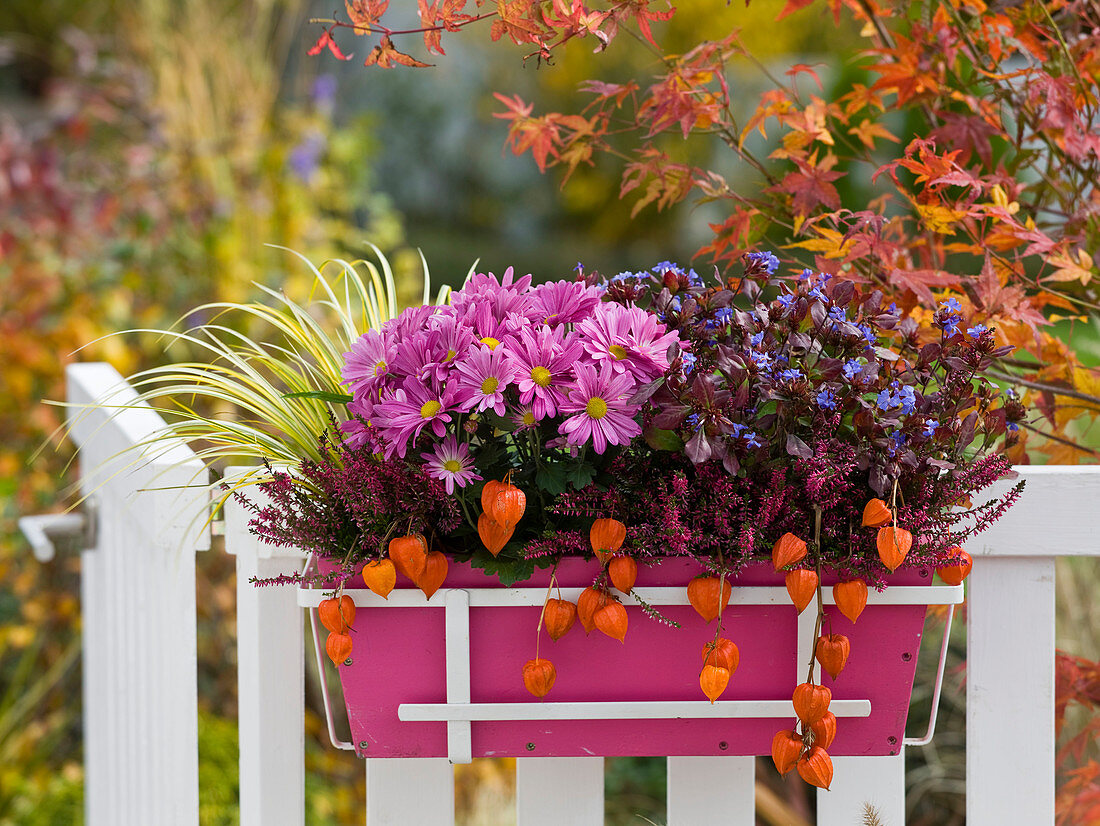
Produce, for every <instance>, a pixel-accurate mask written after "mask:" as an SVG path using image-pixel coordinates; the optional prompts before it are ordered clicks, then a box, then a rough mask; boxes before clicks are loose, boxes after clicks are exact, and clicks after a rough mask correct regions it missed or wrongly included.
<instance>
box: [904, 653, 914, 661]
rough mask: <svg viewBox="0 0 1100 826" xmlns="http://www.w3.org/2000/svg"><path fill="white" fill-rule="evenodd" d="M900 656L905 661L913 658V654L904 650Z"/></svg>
mask: <svg viewBox="0 0 1100 826" xmlns="http://www.w3.org/2000/svg"><path fill="white" fill-rule="evenodd" d="M901 658H902V660H904V661H905V662H909V661H910V660H911V659H913V655H912V654H910V653H909V652H908V651H906V652H905V653H904V654H902V655H901Z"/></svg>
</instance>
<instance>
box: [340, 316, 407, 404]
mask: <svg viewBox="0 0 1100 826" xmlns="http://www.w3.org/2000/svg"><path fill="white" fill-rule="evenodd" d="M394 355H395V349H394V346H393V342H392V341H391V340H389V339H388V338H387V337H386V336H384V335H383V334H382V333H380V332H378V331H377V330H367V332H365V333H363V335H361V336H359V338H357V339H356V340H355V341H354V342H353V343H352V345H351V349H350V350H349V351H348V352H346V353H344V367H343V369H341V371H340V378H341V379H342V380H343V381H342V384H346V385H347V386H348V387H349V388H350V389H351V391H352V393H358V391H360V390H361V389H365V388H369V387H371V386H373V385H374V383H375V380H376V379H379V378H381V377H382V376H384V375H385V374H386V373H387V372H388V371H389V369H390V363H391V362H392V361H393V357H394Z"/></svg>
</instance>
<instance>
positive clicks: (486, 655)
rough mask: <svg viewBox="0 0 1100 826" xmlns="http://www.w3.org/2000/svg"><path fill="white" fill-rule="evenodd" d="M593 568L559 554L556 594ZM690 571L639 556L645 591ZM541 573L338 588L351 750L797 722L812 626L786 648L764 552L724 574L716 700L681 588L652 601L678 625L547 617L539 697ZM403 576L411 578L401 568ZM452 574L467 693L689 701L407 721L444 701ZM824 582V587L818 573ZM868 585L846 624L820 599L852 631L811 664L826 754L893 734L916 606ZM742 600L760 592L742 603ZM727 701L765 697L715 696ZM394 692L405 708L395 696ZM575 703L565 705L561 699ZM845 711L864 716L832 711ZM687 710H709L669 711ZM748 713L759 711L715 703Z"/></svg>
mask: <svg viewBox="0 0 1100 826" xmlns="http://www.w3.org/2000/svg"><path fill="white" fill-rule="evenodd" d="M597 571H598V565H597V563H596V562H595V561H584V560H579V559H574V560H566V561H564V562H562V564H561V565H559V567H558V571H557V584H558V586H559V587H560V588H561V589H562V592H563V596H565V597H566V598H568V599H574V600H575V598H576V593H577V591H578V589H581V588H584V587H587V586H588V585H590V584H591V583H592V580H593V579H594V577H595V575H596V573H597ZM699 571H700V567H699V565H698V564H697V563H695V562H692V561H690V560H684V559H674V560H668V561H665V562H664V563H662V564H660V565H656V566H642V569H641V571H640V573H639V576H638V582H637V585H636V587H637V588H638V589H640V590H641V591H643V592H644V591H645V589H647V588H662V587H667V588H674V589H676V591H675V592H673V591H668V592H664V595H665V596H666V597H668V598H669V599H672V600H674V599H677V598H679V595H682V594H683V593H684V589H685V588H686V586H687V583H688V582H689V581H690V579H691V577H692V576H694V575H695V574H696V573H698V572H699ZM549 576H550V575H549V571H538V572H536V574H535V576H534V577H532V579H530V580H528V581H526V582H523V583H518V584H517V586H516V587H517V588H522V589H530V590H528V591H526V593H527V594H528V598H529V600H530V603H531V604H530V605H528V606H524V607H511V606H510V607H479V606H478V604H477V603H478V602H479V601H482V602H483V601H486V600H488V601H492V600H493V598H494V595H495V596H496V597H499V596H500V595H501V586H500V585H499V584H498V583H496V582H495V581H494V580H492V579H491V578H489V577H487V576H486V575H485V574H484V573H482V572H481V571H480V570H475V569H471V568H469V567H468V566H462V565H455V564H452V566H451V571H450V574H449V575H448V577H447V581H446V583H445V584H444V588H443V589H442V590H441V591H440V592H438V593H437V594H436V595H435V597H434V598H433V600H432V602H431V603H430V604H425V602H424V597H423V595H422V594H420V593H419V591H415V589H407V588H401V587H399V589H398V590H397V591H395V592H394V594H391V595H390V600H389V602H384V601H383V600H381V599H380V598H378V597H376V596H375V595H373V594H371V593H370V592H369V591H366V590H365V589H364V590H354V589H353V590H347V591H346V593H349V594H351V595H352V596H353V598H354V599H355V601H356V603H357V605H358V606H359V607H358V613H357V615H356V620H355V624H354V631H355V633H354V635H353V637H354V640H355V650H354V652H353V653H352V657H351V660H352V664H351V665H341V666H340V668H339V671H340V679H341V683H342V685H343V692H344V698H345V701H346V704H347V713H348V720H349V722H350V724H351V733H352V739H353V742H354V744H355V749H356V751H357V753H358V754H359V755H360V756H363V757H368V756H369V757H445V756H450V757H451V759H452V760H454V761H455V762H462V761H463V760H465V759H469V756H473V757H489V756H495V757H501V756H512V757H531V756H536V757H549V756H584V755H671V756H685V755H767V754H769V753H770V749H771V741H772V737H773V736H774V734H775V733H776V731H778V730H780V729H784V728H791V727H793V724H794V713H793V710H791V706H790V698H791V692H792V690H793V689H794V687H795V685H796V684H798V683H800V682H803V681H804V680H805V678H806V669H807V664H808V653H807V652H808V650H809V649H808V644H809V642H810V639H809V638H810V636H811V635H812V626H810V630H809V631H804V632H803V633H802V634H801V636H805V637H806V638H807V639H806V640H804V641H803V642H802V646H803V650H802V655H801V656H798V657H797V662H796V652H798V651H799V639H798V637H799V636H800V635H799V634H798V633H796V631H797V630H798V626H799V621H798V617H797V616H796V614H795V609H794V607H793V606H792V605H791V604H790V601H789V599H788V597H787V594H786V591H785V589H784V587H783V576H782V575H781V574H777V573H776V572H775V571H773V570H771V567H770V566H769V565H758V566H753V567H752V568H750V569H749V570H748V571H746V572H745V573H744V574H743V575H742V576H741V577H739V578H738V579H737V580H736V581H734V583H733V585H734V597H733V601H732V602H731V604H730V606H729V607H728V608H727V609H726V611H725V613H724V632H723V635H724V636H726V637H728V638H730V639H732V640H733V641H734V642H735V643H736V644H737V646H738V648H739V649H740V653H741V659H740V665H739V667H738V669H737V671H736V673H735V674H734V675H733V678H732V679H731V680H730V684H729V687H728V688H727V689H726V692H725V693H724V694H723V695H722V697H721V700H720V702H719V704H718V705H716V706H714V707H711V706H710V704H709V703H708V702H707V701H706V699H705V697H703V695H702V692H701V691H700V689H699V684H698V677H699V671H700V667H701V664H702V661H701V655H700V651H701V649H702V646H703V644H704V643H705V642H707V641H708V640H710V639H712V638H713V636H714V628H715V626H714V624H713V623H711V624H705V623H704V622H703V620H702V619H701V618H700V617H699V615H698V614H696V613H695V611H694V610H693V609H692V608H691V607H690V606H689V605H687V604H686V597H685V598H684V599H683V601H684V602H685V604H681V605H662V606H661V607H660V608H659V610H660V611H661V613H662V614H664V615H665V616H666V617H668V618H670V619H673V620H676V621H677V622H679V623H680V624H681V627H680V628H670V627H667V626H665V625H662V624H659V623H657V622H655V621H653V620H651V619H649V618H648V617H646V616H645V615H644V614H643V613H642V610H641V608H640V607H638V606H637V604H636V603H634V600H633V599H631V598H630V597H623V600H622V601H623V604H624V605H625V606H626V607H627V614H628V616H629V631H628V633H627V636H626V642H625V643H620V642H618V641H616V640H613V639H611V638H609V637H607V636H605V635H603V634H601V633H600V632H599V631H593V632H592V634H591V635H590V636H587V637H586V636H585V633H584V629H583V628H582V627H581V625H580V622H579V621H578V622H577V623H576V625H575V626H574V627H573V628H572V630H570V632H569V633H568V634H566V635H565V636H564V637H563V638H562V639H560V640H558V641H556V642H555V641H553V640H551V639H550V638H549V637H548V636H547V635H546V633H545V630H544V631H543V632H542V637H541V640H540V645H539V655H540V656H542V657H545V658H548V659H550V660H551V661H552V662H553V663H554V666H555V667H556V669H557V682H556V684H555V685H554V688H553V690H552V691H551V692H550V694H549V695H548V696H547V697H546V698H545V699H544V700H543V701H539V700H536V699H535V698H533V697H532V696H531V695H530V694H529V693H528V692H527V691H526V689H525V688H524V686H523V680H522V677H521V669H522V666H523V664H524V663H525V662H526V661H527V660H528V659H530V658H532V657H534V655H535V628H536V625H537V623H538V618H539V612H540V607H539V606H541V604H542V600H543V597H544V595H545V593H546V586H547V584H548V582H549ZM359 583H360V585H361V580H359ZM825 584H826V585H827V586H828V585H831V584H832V580H830V579H829V578H826V580H825ZM891 584H892V585H899V586H914V585H930V584H931V572H930V571H928V570H908V571H902V572H899V573H898V574H896V575H895V576H894V577H892V579H891ZM401 585H402V586H407V585H408V583H407V581H403V582H402V583H401ZM448 589H465V593H468V594H470V595H471V596H470V602H471V607H470V608H469V613H468V623H469V665H468V673H469V678H468V679H469V682H468V686H469V689H468V690H469V702H470V703H473V704H475V705H476V704H499V703H517V704H522V711H523V714H525V715H528V716H531V715H535V716H537V715H540V714H543V715H553V714H556V713H557V712H555V711H554V709H555V708H556V707H557V704H560V703H590V702H604V703H622V702H628V703H645V704H647V705H646V706H645V707H644V709H643V711H642V712H641V713H642V714H649V715H660V714H662V713H664V709H661V710H658V711H654V710H653V708H652V703H653V702H654V701H657V702H658V703H660V702H682V701H687V702H689V703H691V704H692V705H690V706H678V707H676V708H669V716H668V717H666V718H664V719H613V717H614V715H615V714H618V713H625V714H634V713H636V712H637V709H638V708H640V707H639V706H631V707H629V710H627V711H626V712H623V711H622V710H621V709H611V710H610V711H609V712H608V717H609V719H549V720H531V719H527V720H516V719H514V718H513V719H500V720H476V719H475V720H474V721H473V722H472V723H466V722H450V723H448V722H443V721H438V720H433V721H426V722H425V721H409V720H408V719H407V718H408V716H409V715H410V714H415V712H414V711H410V708H409V706H410V705H418V706H421V713H423V708H422V707H423V705H424V704H430V705H437V706H441V705H442V704H446V703H447V702H448V675H447V662H446V660H447V656H446V652H447V650H448V648H447V642H446V630H445V629H446V621H445V614H446V610H447V609H445V607H444V605H445V604H446V602H447V600H448V599H451V600H452V601H454V600H455V599H456V597H457V599H458V601H459V602H460V603H461V605H460V606H459V610H458V611H456V612H455V613H454V614H453V616H452V623H453V622H455V621H457V622H458V625H452V627H453V628H457V629H458V631H459V632H461V630H462V623H463V621H464V620H463V617H464V616H465V611H464V610H462V605H464V596H465V595H464V594H463V593H461V592H460V593H458V594H457V595H456V596H452V597H448V595H447V590H448ZM482 589H488V590H482ZM937 590H939V589H937ZM401 591H404V593H403V594H402V593H401ZM411 591H415V593H410V592H411ZM892 591H893V592H894V593H895V594H899V593H904V594H908V596H907V597H905V598H904V599H903V601H904V602H908V603H919V601H920V599H921V596H920V595H921V594H923V593H925V590H924V589H921V590H920V591H917V589H913V588H902V589H898V590H895V589H893V588H891V589H887V591H886V592H885V594H884V595H883V596H885V597H886V598H890V595H891V592H892ZM653 593H655V594H659V593H660V592H653ZM825 593H826V595H827V598H828V595H829V593H830V592H829V589H828V588H826V591H825ZM927 593H928V594H931V593H932V592H931V591H927ZM914 594H915V596H914ZM478 595H484V596H482V597H479V596H478ZM310 597H313V601H312V604H316V598H317V597H316V594H309V592H305V594H304V595H303V599H302V600H300V601H301V602H302V604H310ZM410 597H411V603H410V605H411V606H416V607H402V606H400V605H399V604H395V603H400V602H402V601H408V600H409V598H410ZM876 599H881V597H880V596H879V595H878V594H876V592H875V591H873V590H872V591H871V600H870V602H869V604H868V606H867V608H866V610H865V611H864V613H863V615H862V616H861V617H860V619H859V622H858V624H855V625H853V624H852V623H851V622H849V620H848V619H847V618H845V617H844V616H843V615H842V614H840V612H839V611H838V610H837V609H836V607H835V606H832V605H826V608H825V615H826V621H825V628H824V631H823V633H828V632H829V631H832V632H834V633H841V634H845V635H847V636H848V637H849V638H850V639H851V645H852V653H851V658H850V660H849V662H848V665H847V667H846V668H845V670H844V671H843V672H842V673H841V674H840V675H839V677H838V678H837V680H836V681H833V680H831V679H830V678H829V676H828V675H827V674H824V673H822V676H821V682H822V683H823V684H824V685H827V686H829V688H831V689H832V691H833V710H834V711H835V712H837V717H838V726H837V728H838V733H837V737H836V741H835V742H834V744H833V746H832V747H831V748H830V749H829V751H830V753H831V754H833V755H834V756H839V755H887V754H896V753H897V751H898V749H899V748H900V744H901V741H902V738H903V737H904V729H905V720H906V715H907V713H908V708H909V697H910V694H911V692H912V687H913V675H914V671H915V668H916V661H917V652H918V650H919V648H920V639H921V632H922V629H923V625H924V617H925V612H926V606H925V604H923V603H920V604H875V601H876ZM952 601H953V600H952ZM752 602H764V603H769V604H739V603H752ZM453 608H454V606H452V610H453ZM813 611H814V605H813V604H811V606H810V607H809V608H807V609H806V611H805V612H804V615H803V620H802V622H803V627H804V628H805V623H806V622H807V620H810V621H812V614H813ZM450 644H451V651H452V658H453V659H454V660H455V663H454V664H452V670H453V671H455V673H453V674H452V694H451V698H452V699H451V703H462V702H463V701H464V700H465V697H464V696H463V693H464V685H465V666H464V665H463V663H462V662H461V661H462V659H463V657H462V652H464V651H465V643H464V639H463V640H458V639H457V637H456V639H452V641H451V643H450ZM456 651H457V652H458V654H455V653H454V652H456ZM326 663H328V661H327V660H326ZM329 665H330V664H329ZM329 665H326V667H329ZM845 700H854V701H867V702H869V704H870V705H869V714H868V713H867V711H868V710H867V702H861V703H860V702H857V703H847V704H845V703H843V702H838V701H845ZM727 701H772V702H771V703H765V704H763V705H761V704H746V703H733V704H728V705H723V704H724V703H727ZM402 705H405V706H406V708H405V709H404V710H401V711H399V707H401V706H402ZM572 708H573V707H569V708H566V709H564V711H565V712H566V713H570V712H571V710H572ZM685 709H687V710H688V711H687V712H686V713H685ZM845 709H847V710H846V711H845ZM436 711H438V709H437V710H436ZM605 711H606V709H605ZM842 712H843V713H844V714H853V713H854V714H856V715H863V716H842ZM432 713H435V712H432ZM444 713H448V712H444ZM496 713H499V711H498V712H496ZM694 713H699V714H708V715H712V716H711V717H709V718H704V719H677V718H676V717H681V718H682V717H685V716H690V714H694ZM745 713H750V714H756V715H760V714H768V715H769V716H749V717H745V716H740V717H731V716H725V715H727V714H745ZM399 715H401V716H404V717H406V720H402V719H400V717H399ZM674 715H675V716H674ZM718 715H722V716H718ZM449 727H451V729H450V730H451V738H450V740H449V737H448V729H449ZM456 738H457V739H456ZM463 743H464V744H465V745H463ZM364 746H365V747H364ZM464 748H465V750H466V756H465V757H464V756H463V749H464Z"/></svg>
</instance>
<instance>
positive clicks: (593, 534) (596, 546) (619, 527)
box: [588, 519, 626, 562]
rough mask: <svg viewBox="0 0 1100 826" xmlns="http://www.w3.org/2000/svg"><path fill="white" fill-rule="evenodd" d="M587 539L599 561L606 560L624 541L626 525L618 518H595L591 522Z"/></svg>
mask: <svg viewBox="0 0 1100 826" xmlns="http://www.w3.org/2000/svg"><path fill="white" fill-rule="evenodd" d="M588 539H589V541H590V542H591V543H592V552H593V553H594V554H596V557H597V558H598V559H599V560H600V562H607V560H608V558H609V557H610V556H611V555H612V554H613V553H615V551H617V550H619V548H621V547H622V546H623V542H625V541H626V525H624V524H623V523H622V522H620V521H619V520H618V519H597V520H596V521H595V522H593V523H592V529H591V530H590V531H589V532H588Z"/></svg>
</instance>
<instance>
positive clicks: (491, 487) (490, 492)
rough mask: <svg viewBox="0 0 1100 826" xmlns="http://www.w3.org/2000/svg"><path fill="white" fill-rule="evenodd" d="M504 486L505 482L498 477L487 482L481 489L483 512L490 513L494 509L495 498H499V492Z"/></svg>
mask: <svg viewBox="0 0 1100 826" xmlns="http://www.w3.org/2000/svg"><path fill="white" fill-rule="evenodd" d="M503 488H504V483H503V482H499V481H497V480H496V479H490V480H489V481H488V482H486V483H485V486H484V487H482V489H481V510H482V511H483V512H485V513H489V512H490V511H491V510H492V505H493V500H495V499H496V498H497V494H498V493H500V491H501V490H502V489H503Z"/></svg>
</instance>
